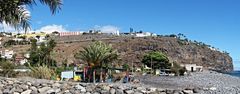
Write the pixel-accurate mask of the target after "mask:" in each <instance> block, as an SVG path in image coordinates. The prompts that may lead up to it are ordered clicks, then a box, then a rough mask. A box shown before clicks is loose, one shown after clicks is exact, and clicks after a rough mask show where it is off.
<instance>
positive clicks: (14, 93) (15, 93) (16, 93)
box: [0, 92, 20, 94]
mask: <svg viewBox="0 0 240 94" xmlns="http://www.w3.org/2000/svg"><path fill="white" fill-rule="evenodd" d="M0 94H1V93H0ZM13 94H20V93H18V92H13Z"/></svg>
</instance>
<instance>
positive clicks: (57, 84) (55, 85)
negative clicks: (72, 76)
mask: <svg viewBox="0 0 240 94" xmlns="http://www.w3.org/2000/svg"><path fill="white" fill-rule="evenodd" d="M60 86H61V84H59V83H54V84H53V85H52V87H56V88H59V87H60Z"/></svg>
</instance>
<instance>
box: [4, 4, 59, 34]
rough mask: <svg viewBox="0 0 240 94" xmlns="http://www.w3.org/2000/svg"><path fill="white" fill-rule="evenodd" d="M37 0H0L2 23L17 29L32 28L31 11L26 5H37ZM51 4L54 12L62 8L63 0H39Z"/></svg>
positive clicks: (50, 6)
mask: <svg viewBox="0 0 240 94" xmlns="http://www.w3.org/2000/svg"><path fill="white" fill-rule="evenodd" d="M35 1H36V0H0V23H6V24H8V25H10V26H13V27H14V28H15V29H23V30H25V33H26V31H27V30H28V29H30V22H29V20H30V13H29V11H28V10H27V8H26V7H32V5H36V2H35ZM39 1H40V2H41V3H42V4H44V5H47V6H49V8H50V10H51V12H52V14H55V13H56V12H57V11H58V10H59V9H61V5H62V0H39Z"/></svg>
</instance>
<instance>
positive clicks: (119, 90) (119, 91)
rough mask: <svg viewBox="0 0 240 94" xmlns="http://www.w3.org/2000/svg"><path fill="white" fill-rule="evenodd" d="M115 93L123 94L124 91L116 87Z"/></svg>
mask: <svg viewBox="0 0 240 94" xmlns="http://www.w3.org/2000/svg"><path fill="white" fill-rule="evenodd" d="M116 94H124V92H123V90H122V89H117V90H116Z"/></svg>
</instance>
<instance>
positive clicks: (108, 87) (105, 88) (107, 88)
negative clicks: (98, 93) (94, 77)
mask: <svg viewBox="0 0 240 94" xmlns="http://www.w3.org/2000/svg"><path fill="white" fill-rule="evenodd" d="M102 89H103V90H106V91H109V90H110V89H111V88H110V86H108V85H104V86H102Z"/></svg>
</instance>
